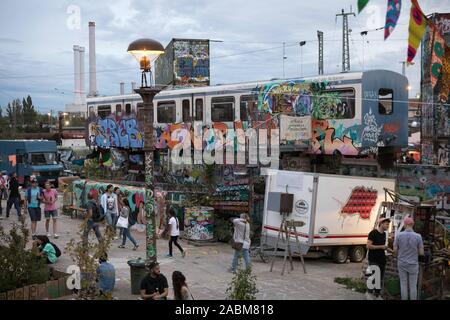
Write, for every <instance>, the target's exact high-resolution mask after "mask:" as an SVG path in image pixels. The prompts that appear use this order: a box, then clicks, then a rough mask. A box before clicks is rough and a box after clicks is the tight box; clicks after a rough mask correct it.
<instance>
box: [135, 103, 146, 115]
mask: <svg viewBox="0 0 450 320" xmlns="http://www.w3.org/2000/svg"><path fill="white" fill-rule="evenodd" d="M143 111H144V104H143V103H141V102H139V103H138V104H137V105H136V116H137V117H138V118H139V117H140V113H141V112H143Z"/></svg>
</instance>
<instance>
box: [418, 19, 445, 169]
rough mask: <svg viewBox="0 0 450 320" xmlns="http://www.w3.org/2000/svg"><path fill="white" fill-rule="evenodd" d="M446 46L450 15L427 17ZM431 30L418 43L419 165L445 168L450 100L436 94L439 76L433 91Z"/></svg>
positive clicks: (440, 80)
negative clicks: (420, 125)
mask: <svg viewBox="0 0 450 320" xmlns="http://www.w3.org/2000/svg"><path fill="white" fill-rule="evenodd" d="M431 19H432V21H433V23H434V24H435V25H436V27H437V29H438V30H439V32H440V34H441V35H442V37H443V38H444V40H445V43H446V45H450V27H449V26H450V14H449V13H445V14H439V13H437V14H433V16H432V17H431ZM432 34H433V33H432V30H431V29H430V28H428V27H427V30H426V32H425V35H424V38H423V40H422V45H421V49H422V55H421V57H422V59H421V65H422V81H421V94H422V150H423V151H422V153H421V156H422V159H421V160H422V163H425V164H429V165H439V166H448V165H449V164H448V163H449V161H448V160H449V156H448V153H449V151H448V150H449V149H450V144H449V142H448V141H450V105H449V102H450V101H446V103H443V101H441V100H440V99H439V93H440V91H441V88H442V86H443V83H442V77H441V78H439V79H438V80H437V83H436V85H435V87H434V88H433V81H432V74H431V69H432V68H431V66H432V48H433V46H432V42H433V37H432Z"/></svg>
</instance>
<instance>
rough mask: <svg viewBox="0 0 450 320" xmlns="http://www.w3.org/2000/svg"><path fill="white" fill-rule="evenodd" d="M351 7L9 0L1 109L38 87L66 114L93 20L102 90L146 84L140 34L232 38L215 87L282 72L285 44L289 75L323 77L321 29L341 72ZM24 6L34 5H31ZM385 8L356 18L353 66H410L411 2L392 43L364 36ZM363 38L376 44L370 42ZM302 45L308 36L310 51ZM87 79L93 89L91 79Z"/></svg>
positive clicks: (39, 97) (329, 69) (331, 64)
mask: <svg viewBox="0 0 450 320" xmlns="http://www.w3.org/2000/svg"><path fill="white" fill-rule="evenodd" d="M72 5H74V6H76V7H77V8H79V14H80V16H79V18H80V19H79V28H72V29H71V28H68V19H72V20H71V21H75V22H76V21H77V19H74V16H73V14H74V13H73V12H72V13H68V12H67V11H68V10H67V9H68V8H69V7H70V6H72ZM350 5H353V7H354V10H355V9H356V8H355V5H356V1H355V0H345V1H332V0H327V1H308V2H307V1H292V0H279V1H277V2H273V1H261V0H259V1H258V0H247V1H240V0H229V1H215V0H190V1H181V0H178V1H177V0H110V1H90V0H77V1H72V0H63V1H57V2H56V1H55V2H43V4H41V5H40V6H35V3H34V1H32V0H23V1H21V2H20V3H18V2H14V1H5V3H2V10H1V11H0V43H1V47H0V88H1V91H2V92H3V93H2V94H0V105H4V104H5V103H7V102H8V101H10V100H11V97H10V96H18V97H22V96H26V95H27V94H28V93H30V94H31V93H32V94H33V95H32V96H33V97H35V99H34V101H35V104H36V105H37V106H39V107H42V108H46V110H49V109H50V108H53V109H60V110H62V109H63V108H64V103H68V102H70V101H71V100H72V99H73V95H72V94H73V87H74V84H73V52H72V46H73V45H74V44H77V45H81V46H84V47H85V48H86V54H85V62H86V65H85V70H86V72H87V71H88V50H89V48H88V28H87V24H88V21H95V22H96V39H97V42H96V50H97V70H98V74H97V86H98V89H99V91H100V93H101V94H103V95H109V94H117V93H118V91H119V83H120V82H125V83H126V86H127V87H129V86H130V85H129V83H130V82H131V81H135V82H139V71H138V70H137V65H136V62H135V60H134V59H133V58H132V57H131V56H130V55H129V54H128V53H127V52H126V48H127V46H128V44H129V43H130V42H132V41H133V40H135V39H137V38H140V37H149V38H154V39H157V40H158V41H160V42H161V43H162V44H163V45H167V44H168V43H169V42H170V40H171V39H172V38H203V39H219V40H223V42H222V43H211V80H212V83H213V84H216V83H232V82H241V81H254V80H263V79H270V78H280V77H281V76H282V74H283V59H282V57H283V42H285V43H286V56H287V59H286V60H285V74H286V77H296V76H300V74H303V75H305V76H306V75H314V74H317V34H316V31H317V30H322V31H323V32H324V39H325V43H324V59H325V61H324V62H325V73H337V72H340V71H341V55H342V54H341V50H342V49H341V48H342V42H341V38H342V20H341V18H338V19H337V20H336V14H337V13H339V12H340V11H341V8H345V10H347V11H348V10H349V9H350ZM421 5H422V9H423V10H424V11H425V12H426V13H427V14H428V13H433V12H450V6H449V3H448V0H439V1H438V0H429V1H422V2H421ZM24 6H25V7H27V6H28V7H30V6H33V10H23V7H24ZM385 13H386V2H385V1H384V0H383V1H381V0H372V1H370V6H368V7H367V8H366V9H364V11H363V12H362V13H361V14H359V15H357V16H356V17H349V25H350V28H351V29H352V33H351V41H350V48H351V53H350V58H351V67H352V70H353V71H357V70H361V69H363V67H364V69H366V70H368V69H374V68H377V69H380V68H382V69H388V70H393V71H397V72H401V64H400V63H399V62H400V61H403V60H405V59H406V48H407V37H408V21H409V2H405V3H404V4H403V8H402V13H401V16H400V20H399V24H398V26H397V28H396V30H395V31H394V33H393V34H392V35H391V37H390V38H389V39H388V40H387V41H383V31H370V32H369V33H368V35H367V36H366V37H365V38H362V37H361V36H360V32H361V31H363V30H368V29H375V28H377V27H381V26H383V25H384V19H385ZM16 39H17V40H16ZM363 40H369V43H365V44H364V46H363ZM299 41H306V42H307V44H306V45H305V46H304V47H303V48H302V50H300V47H299V45H298V42H299ZM247 52H251V53H247ZM241 53H246V54H241ZM419 57H420V55H418V56H417V58H416V59H417V62H418V61H419ZM407 76H408V78H409V80H410V82H411V83H412V85H413V87H414V88H417V89H418V88H419V86H420V64H419V63H416V65H414V66H411V67H409V68H408V69H407ZM85 81H86V82H85V88H86V90H87V88H88V79H87V76H86V79H85ZM54 88H58V89H59V91H57V90H54ZM128 89H129V88H128ZM128 89H126V91H129V90H128ZM413 90H415V89H413ZM5 92H6V93H7V94H9V95H10V96H8V95H7V94H6V93H5ZM61 92H64V94H61ZM0 93H1V92H0ZM414 94H415V92H412V95H414Z"/></svg>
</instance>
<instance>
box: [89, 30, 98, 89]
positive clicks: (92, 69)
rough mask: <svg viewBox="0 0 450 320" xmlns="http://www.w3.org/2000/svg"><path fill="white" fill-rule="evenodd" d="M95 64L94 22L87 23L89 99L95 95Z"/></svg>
mask: <svg viewBox="0 0 450 320" xmlns="http://www.w3.org/2000/svg"><path fill="white" fill-rule="evenodd" d="M96 69H97V68H96V64H95V22H89V97H95V96H96V95H97V70H96Z"/></svg>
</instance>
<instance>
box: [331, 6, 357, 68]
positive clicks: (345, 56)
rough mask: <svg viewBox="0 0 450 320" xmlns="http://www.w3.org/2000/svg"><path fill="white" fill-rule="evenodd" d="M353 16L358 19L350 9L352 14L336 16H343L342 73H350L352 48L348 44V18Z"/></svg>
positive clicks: (346, 13) (343, 13)
mask: <svg viewBox="0 0 450 320" xmlns="http://www.w3.org/2000/svg"><path fill="white" fill-rule="evenodd" d="M350 15H353V16H355V17H356V15H355V13H354V12H353V11H352V9H351V8H350V12H344V9H342V13H339V14H337V15H336V17H338V16H342V18H343V20H342V72H347V71H350V46H349V43H348V16H350Z"/></svg>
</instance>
